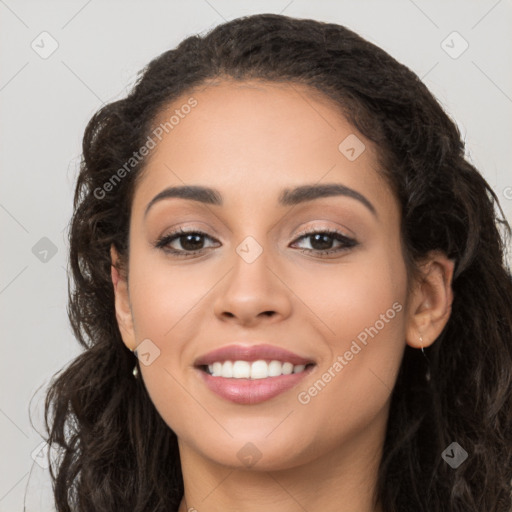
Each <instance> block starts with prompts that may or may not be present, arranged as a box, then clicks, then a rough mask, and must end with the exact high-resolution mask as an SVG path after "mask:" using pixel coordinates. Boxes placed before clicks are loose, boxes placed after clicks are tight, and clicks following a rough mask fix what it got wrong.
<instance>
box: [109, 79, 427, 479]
mask: <svg viewBox="0 0 512 512" xmlns="http://www.w3.org/2000/svg"><path fill="white" fill-rule="evenodd" d="M190 97H193V98H194V100H195V101H196V102H197V103H196V104H195V106H194V107H193V108H190V109H188V108H187V109H182V110H181V112H182V116H179V122H177V123H176V124H174V125H173V128H172V130H168V133H165V131H164V134H163V136H162V137H161V141H159V142H158V144H157V145H156V147H155V148H153V149H152V150H151V155H150V158H149V160H148V164H147V167H146V169H145V171H144V174H143V176H142V179H141V180H140V182H139V183H138V184H137V187H136V190H135V194H134V199H133V205H132V211H131V223H130V234H129V236H130V253H129V262H128V268H129V271H128V279H127V282H128V287H127V289H126V293H125V294H123V292H121V291H120V288H119V287H118V289H117V291H116V308H117V314H118V321H119V322H120V327H121V331H122V334H123V339H124V341H125V343H126V345H127V346H129V347H130V348H131V349H133V348H135V347H136V346H138V345H140V344H141V343H144V344H143V345H140V347H141V349H140V350H139V357H140V358H141V363H143V364H140V368H141V376H142V378H143V379H144V383H145V385H146V387H147V390H148V392H149V394H150V397H151V400H152V401H153V403H154V405H155V407H156V409H157V410H158V412H159V413H160V415H161V416H162V418H163V419H164V421H165V422H166V423H167V425H168V426H169V427H170V428H171V429H172V430H173V431H174V432H175V433H176V434H177V436H178V439H179V443H180V450H182V453H183V452H185V451H187V452H188V453H193V454H194V456H196V457H200V458H202V459H204V460H209V461H210V462H214V463H218V464H223V465H228V466H237V467H239V466H243V465H244V464H246V462H245V459H246V458H247V456H249V457H251V456H252V457H253V459H254V460H256V459H257V460H258V462H257V466H255V467H258V468H261V469H263V470H268V469H279V468H287V467H288V468H289V467H294V466H297V465H299V464H303V463H306V462H308V461H311V460H313V459H315V458H318V457H319V456H321V455H322V454H329V453H334V452H335V453H336V454H337V455H340V454H342V453H343V454H345V455H346V454H348V453H349V452H350V450H352V449H353V448H352V447H354V446H357V445H358V443H359V442H360V440H361V439H363V438H364V440H365V445H366V446H368V445H372V444H373V445H375V446H376V447H377V446H378V445H379V444H380V443H381V442H382V436H383V434H384V430H385V423H386V419H387V414H388V405H389V400H390V395H391V391H392V388H393V385H394V382H395V380H396V376H397V372H398V370H399V367H400V362H401V358H402V355H403V351H404V347H405V343H406V333H407V328H408V322H409V317H408V315H407V314H406V312H407V311H408V306H407V304H408V300H409V298H408V296H407V276H406V267H405V264H404V258H403V254H402V248H401V241H400V211H399V205H398V203H397V200H396V198H395V197H394V196H393V194H392V192H391V190H390V188H389V187H388V186H387V184H386V182H385V181H384V180H383V178H382V177H381V175H380V173H379V165H378V163H377V162H378V159H377V150H376V148H375V147H374V146H373V145H372V143H371V142H370V141H369V140H367V139H365V137H363V136H362V135H361V134H360V133H359V132H357V131H356V129H355V128H354V127H353V126H351V125H350V124H349V122H348V121H347V120H346V119H345V118H344V117H343V116H342V115H341V114H340V113H339V112H338V111H336V109H335V108H334V107H333V105H332V104H331V103H330V102H329V101H328V100H327V99H324V98H322V97H321V96H319V95H318V94H315V93H313V92H312V91H311V90H309V89H307V88H305V87H302V86H299V85H295V84H294V85H293V86H292V85H276V84H263V83H256V82H244V83H228V82H219V83H217V84H215V85H210V86H209V87H207V88H205V89H203V90H198V91H196V92H194V93H193V94H186V95H184V96H183V97H182V98H181V99H180V100H179V101H176V102H174V103H173V105H172V107H171V108H169V110H166V111H165V112H162V113H161V119H159V120H158V122H157V123H156V124H158V123H159V122H160V121H163V122H165V120H168V119H169V118H170V117H171V115H173V113H174V111H175V110H176V109H180V107H181V106H182V105H184V104H187V102H188V101H189V98H190ZM189 104H191V103H190V102H189ZM185 111H186V112H188V113H187V114H184V113H183V112H185ZM347 138H348V139H347ZM363 144H364V146H363ZM185 185H186V186H196V187H208V188H210V189H214V191H215V192H214V193H213V194H202V195H201V196H198V197H196V198H195V199H194V198H192V197H190V196H189V197H178V196H177V194H176V193H172V192H170V190H169V189H170V188H172V187H183V186H185ZM326 185H332V187H331V188H330V189H328V188H325V186H326ZM319 186H323V187H324V188H323V189H318V188H317V189H316V192H315V189H312V191H310V193H309V194H307V193H305V194H301V193H300V190H301V189H300V187H319ZM322 190H323V194H322ZM326 190H327V191H329V190H330V192H329V193H326ZM164 191H166V192H164ZM297 191H298V192H297ZM208 198H209V202H204V201H205V200H206V199H208ZM201 199H202V200H201ZM180 230H183V231H185V232H192V233H193V235H188V236H187V235H186V234H185V235H183V233H179V231H180ZM177 231H178V234H176V232H177ZM315 233H316V234H315ZM425 344H426V343H425ZM234 345H237V346H238V348H237V349H235V351H234V352H232V353H231V352H228V353H218V354H214V355H212V357H211V358H207V357H206V358H205V356H207V355H208V354H209V353H210V352H212V351H215V350H217V349H221V348H225V347H229V348H233V346H234ZM261 345H265V346H267V347H266V349H268V351H265V350H259V349H261ZM142 347H143V348H142ZM247 348H249V349H250V350H249V351H247V350H244V349H247ZM252 349H255V350H253V351H252V352H251V350H252ZM237 350H238V351H237ZM280 350H284V351H288V352H290V353H291V354H288V353H284V352H279V351H280ZM141 353H144V355H143V356H142V357H141ZM227 360H232V361H238V362H237V363H236V364H234V365H233V367H232V370H231V371H234V372H235V374H236V375H240V376H242V377H244V376H245V377H244V378H242V379H237V378H234V377H229V375H230V369H229V368H230V366H229V363H228V364H227V365H226V363H225V361H227ZM255 360H264V361H266V362H267V364H265V363H261V362H260V363H257V364H253V362H254V361H255ZM272 360H277V361H279V362H280V363H290V362H291V363H292V365H290V364H288V365H286V364H280V365H278V364H277V363H271V364H270V365H268V362H270V361H272ZM214 361H217V362H216V364H213V362H214ZM251 361H252V362H251ZM199 363H205V364H206V366H201V367H200V366H198V364H199ZM207 363H210V364H212V367H211V368H210V370H213V372H214V373H215V372H216V373H217V374H219V372H221V371H222V372H224V373H223V374H221V375H224V376H212V375H209V374H207V372H206V371H205V370H206V369H208V365H207ZM219 363H224V364H222V365H221V364H219ZM301 363H302V366H304V364H305V365H306V366H305V368H302V366H301ZM290 366H293V370H291V371H292V372H293V373H291V374H286V373H287V372H289V371H290V369H289V368H290ZM235 367H236V370H235ZM271 368H274V370H275V371H276V373H283V371H284V373H285V375H281V376H277V375H276V376H272V377H270V376H269V377H266V378H263V377H262V376H264V375H266V374H267V373H268V371H269V370H270V371H273V370H271ZM246 371H248V372H251V371H252V372H254V373H253V374H252V375H253V376H254V377H257V376H259V377H262V378H251V379H247V376H249V375H251V374H250V373H249V374H246V373H244V372H246ZM238 372H240V373H238ZM259 372H262V373H259ZM265 372H267V373H265ZM248 443H252V444H248Z"/></svg>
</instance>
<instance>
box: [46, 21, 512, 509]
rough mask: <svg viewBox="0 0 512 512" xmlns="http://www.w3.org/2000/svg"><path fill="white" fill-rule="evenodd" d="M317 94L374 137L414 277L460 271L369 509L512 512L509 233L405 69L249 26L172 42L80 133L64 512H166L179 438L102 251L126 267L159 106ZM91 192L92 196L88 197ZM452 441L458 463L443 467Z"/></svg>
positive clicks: (171, 504) (314, 29) (55, 389)
mask: <svg viewBox="0 0 512 512" xmlns="http://www.w3.org/2000/svg"><path fill="white" fill-rule="evenodd" d="M222 79H229V80H240V81H242V80H249V79H251V80H263V81H267V82H286V83H289V84H291V85H293V84H301V85H307V86H310V87H311V91H315V92H320V93H322V94H323V95H324V96H325V97H328V98H330V99H331V100H332V101H333V105H337V106H339V108H340V109H341V110H340V111H341V112H342V113H343V114H344V115H345V116H346V117H347V119H348V120H349V121H350V122H351V123H352V124H353V125H354V126H355V127H356V128H357V129H358V130H359V131H360V132H361V133H362V134H363V135H364V136H365V137H367V138H368V139H370V140H371V141H373V142H374V143H375V144H376V145H377V147H378V149H379V154H380V159H381V162H380V163H381V166H382V173H383V175H384V177H385V179H386V180H387V182H388V183H389V184H390V186H391V190H392V191H393V193H394V194H395V195H396V198H397V200H398V201H399V204H400V207H401V236H402V240H403V246H404V258H405V260H406V264H407V268H408V271H409V272H410V273H411V275H413V274H415V273H416V270H417V268H418V262H419V261H421V259H422V258H423V257H424V256H425V255H426V254H427V253H428V251H430V250H436V249H437V250H441V251H443V252H444V253H445V254H446V255H447V256H448V257H449V258H452V259H454V260H455V272H454V278H453V290H454V300H453V304H452V312H451V316H450V319H449V321H448V323H447V325H446V327H445V329H444V330H443V332H442V333H441V335H440V336H439V337H438V339H437V340H436V341H435V343H433V344H432V345H431V346H430V347H428V348H427V349H425V355H426V357H424V355H423V354H422V353H421V352H420V351H418V350H415V349H412V348H411V347H409V346H406V348H405V353H404V357H403V360H402V364H401V368H400V371H399V374H398V377H397V381H396V384H395V387H394V389H393V393H392V398H391V407H390V414H389V419H388V425H387V433H386V438H385V442H384V452H383V457H382V460H381V463H380V467H379V473H378V482H377V488H376V491H375V494H374V499H375V501H376V502H377V501H378V502H379V503H380V504H381V505H382V507H383V510H384V511H385V512H393V511H397V512H398V511H404V512H410V511H411V510H414V511H416V512H441V511H450V512H490V511H493V512H494V511H496V512H510V511H512V498H511V488H512V277H511V273H510V268H509V267H508V266H507V263H506V257H505V256H506V254H505V251H506V247H507V241H508V240H509V237H510V225H509V224H508V223H507V221H506V220H505V218H504V215H503V211H502V209H501V207H500V206H499V202H498V199H497V196H496V194H495V193H494V192H493V190H492V189H491V187H490V186H489V184H488V183H487V182H486V181H485V179H484V178H483V177H482V176H481V174H480V173H479V172H478V171H477V170H476V169H475V167H474V166H473V165H472V164H471V163H470V162H469V161H468V159H466V157H465V152H464V143H463V142H462V141H461V136H460V133H459V131H458V129H457V127H456V125H455V124H454V122H453V121H452V120H451V119H450V118H449V116H448V115H447V114H446V113H445V112H444V111H443V109H442V107H441V106H440V105H439V103H438V102H437V101H436V100H435V99H434V97H433V96H432V94H431V93H430V92H429V91H428V89H427V88H426V86H425V85H424V84H423V83H422V82H421V81H420V79H419V78H418V77H417V75H416V74H415V73H413V72H412V71H411V70H409V69H408V68H407V67H406V66H404V65H402V64H400V63H398V62H397V61H396V60H395V59H393V58H392V57H391V56H390V55H388V54H387V53H386V52H385V51H383V50H382V49H380V48H379V47H377V46H375V45H373V44H371V43H370V42H368V41H366V40H365V39H363V38H361V37H360V36H359V35H357V34H356V33H354V32H352V31H351V30H349V29H347V28H345V27H343V26H340V25H337V24H331V23H324V22H320V21H315V20H309V19H296V18H291V17H287V16H282V15H276V14H258V15H252V16H246V17H242V18H238V19H235V20H232V21H230V22H227V23H224V24H222V25H219V26H217V27H215V28H213V29H212V30H211V31H209V32H208V33H206V34H204V35H194V36H191V37H188V38H186V39H185V40H183V41H182V42H181V43H180V44H179V45H178V46H177V47H176V48H175V49H172V50H169V51H166V52H164V53H163V54H161V55H160V56H159V57H157V58H155V59H154V60H152V61H151V62H150V63H149V64H148V65H147V66H146V67H145V68H144V69H143V70H142V72H141V73H140V74H139V76H138V79H137V82H136V84H135V85H134V87H133V89H132V90H131V92H130V93H129V94H128V96H127V97H126V98H124V99H121V100H118V101H114V102H112V103H110V104H106V105H104V106H103V107H102V108H101V109H100V110H99V111H98V112H97V113H96V114H94V116H93V117H92V119H91V120H90V121H89V123H88V125H87V128H86V130H85V134H84V137H83V156H82V161H81V167H80V172H79V176H78V181H77V185H76V190H75V196H74V213H73V217H72V219H71V224H70V231H69V243H70V260H69V268H70V273H71V278H70V282H69V287H68V295H69V297H68V299H69V303H68V315H69V319H70V322H71V325H72V328H73V331H74V334H75V336H76V338H77V340H78V342H79V343H80V344H81V345H82V346H83V348H84V349H85V350H84V351H83V353H81V354H80V355H79V356H78V357H77V358H76V359H74V360H73V361H72V362H71V363H70V364H68V365H67V366H66V367H65V368H63V369H62V370H60V371H59V372H58V373H57V374H56V375H55V376H54V377H53V379H52V381H51V383H50V386H49V388H48V392H47V395H46V402H45V423H46V429H47V431H48V438H47V441H48V444H49V445H50V447H51V448H53V449H56V450H57V452H58V453H59V457H58V460H54V461H53V462H52V466H51V467H50V473H51V478H52V484H53V494H54V497H55V503H56V506H57V510H58V512H69V511H76V512H92V511H94V512H112V511H113V510H116V511H117V510H123V511H124V510H130V511H132V512H149V511H151V512H160V511H162V512H163V511H166V512H168V511H173V510H177V509H178V506H179V503H180V501H181V498H182V496H183V490H184V488H183V478H182V473H181V466H180V457H179V451H178V445H177V437H176V435H175V433H174V432H173V431H172V430H171V429H170V428H169V427H168V426H167V425H166V424H165V422H164V421H163V419H162V418H161V417H160V415H159V414H158V412H157V411H156V409H155V407H154V406H153V404H152V401H151V399H150V397H149V395H148V393H147V390H146V388H145V386H144V382H143V380H142V379H140V378H139V379H134V378H133V376H132V368H133V366H134V364H137V360H136V358H135V357H134V355H133V354H132V353H131V352H130V351H129V350H128V349H127V348H126V346H125V345H124V343H123V341H122V338H121V335H120V332H119V329H118V324H117V321H116V315H115V308H114V289H113V285H112V280H111V258H110V246H111V244H113V245H114V246H115V247H116V249H117V251H118V253H119V254H120V257H121V260H120V267H119V268H120V269H124V270H125V271H126V270H127V267H126V262H127V253H128V248H129V244H128V227H129V221H130V208H131V202H132V198H133V193H134V188H135V185H136V183H137V180H136V179H137V176H139V175H140V172H141V171H142V170H143V169H144V166H145V163H146V160H147V159H146V158H143V159H141V160H140V162H138V163H137V164H136V165H134V166H133V169H131V170H130V172H127V173H126V176H124V177H123V179H122V180H120V181H119V183H116V184H115V186H112V187H109V190H108V191H106V187H104V184H105V183H107V182H108V181H109V180H110V179H111V178H112V176H113V175H114V174H115V173H116V172H117V171H118V169H119V168H121V167H122V166H123V164H125V163H126V162H127V161H129V160H130V158H131V157H132V156H133V153H134V151H136V150H137V149H138V148H140V147H141V146H143V145H144V143H145V142H146V140H147V137H148V135H149V134H150V133H151V130H152V129H153V128H154V124H155V120H156V118H157V116H158V115H159V114H161V113H162V112H163V111H164V109H165V108H166V107H168V106H169V104H170V103H171V102H173V101H174V100H176V99H177V98H179V97H183V95H184V94H187V93H189V92H191V91H193V90H194V89H195V88H199V87H204V86H205V84H208V83H209V81H214V80H222ZM100 192H101V193H100ZM454 441H455V442H457V443H458V444H459V445H460V446H461V447H462V448H463V449H464V450H465V451H466V452H467V453H468V458H467V459H466V460H465V462H463V463H462V464H461V465H460V466H459V467H458V468H457V469H452V468H451V467H450V466H449V465H448V464H447V463H446V462H445V461H444V460H443V459H442V457H441V454H442V452H443V451H444V450H445V449H446V447H447V446H449V445H450V444H451V443H452V442H454Z"/></svg>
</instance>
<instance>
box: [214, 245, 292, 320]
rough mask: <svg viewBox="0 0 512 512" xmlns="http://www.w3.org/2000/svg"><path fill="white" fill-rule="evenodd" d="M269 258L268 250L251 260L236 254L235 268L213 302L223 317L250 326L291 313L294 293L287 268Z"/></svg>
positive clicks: (281, 318)
mask: <svg viewBox="0 0 512 512" xmlns="http://www.w3.org/2000/svg"><path fill="white" fill-rule="evenodd" d="M270 259H271V258H269V257H268V253H267V251H266V250H263V252H262V253H261V254H260V255H259V256H258V257H257V258H256V259H255V260H254V261H252V262H249V261H250V260H246V259H244V258H243V257H241V256H240V255H239V254H237V253H236V254H235V256H234V258H233V268H232V269H231V271H230V272H228V274H227V276H226V277H225V279H224V280H223V285H222V286H220V287H219V288H218V289H217V297H216V299H215V303H214V313H215V315H216V316H217V317H218V318H219V319H220V320H221V321H223V322H226V321H230V322H233V323H238V324H240V325H244V326H246V327H249V326H254V325H256V324H258V323H260V322H270V323H274V322H279V321H282V320H284V319H285V318H287V317H288V316H289V315H290V313H291V309H292V303H291V295H293V293H292V291H291V290H290V288H289V287H288V286H289V284H288V283H287V279H286V275H284V272H283V271H282V270H280V267H279V265H276V264H275V259H273V260H272V261H270Z"/></svg>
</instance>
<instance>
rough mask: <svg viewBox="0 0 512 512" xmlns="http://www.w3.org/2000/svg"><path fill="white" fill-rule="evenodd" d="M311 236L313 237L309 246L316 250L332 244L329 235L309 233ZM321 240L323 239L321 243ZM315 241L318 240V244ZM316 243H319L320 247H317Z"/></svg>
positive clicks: (329, 246)
mask: <svg viewBox="0 0 512 512" xmlns="http://www.w3.org/2000/svg"><path fill="white" fill-rule="evenodd" d="M311 237H312V239H313V240H312V242H311V246H312V247H313V248H314V249H316V250H318V251H322V250H325V249H330V248H331V246H332V237H331V236H330V235H326V234H322V233H316V234H314V235H311ZM326 240H327V241H326ZM322 241H323V243H322ZM317 242H320V243H319V244H318V243H317ZM318 245H320V247H318Z"/></svg>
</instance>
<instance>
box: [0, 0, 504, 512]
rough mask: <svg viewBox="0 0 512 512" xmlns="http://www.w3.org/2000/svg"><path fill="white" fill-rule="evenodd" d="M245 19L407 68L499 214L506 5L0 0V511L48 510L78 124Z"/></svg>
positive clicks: (72, 346)
mask: <svg viewBox="0 0 512 512" xmlns="http://www.w3.org/2000/svg"><path fill="white" fill-rule="evenodd" d="M257 12H275V13H283V14H286V15H289V16H296V17H303V18H314V19H318V20H321V21H331V22H335V23H339V24H343V25H347V26H348V27H349V28H351V29H353V30H355V31H356V32H358V33H360V34H361V35H362V36H363V37H366V38H367V39H369V40H370V41H372V42H374V43H376V44H377V45H379V46H381V47H382V48H383V49H385V50H386V51H388V52H389V53H390V54H391V55H393V56H394V57H395V58H396V59H397V60H399V61H401V62H403V63H404V64H406V65H407V66H409V67H410V68H411V69H412V70H413V71H415V72H416V73H417V74H418V75H419V76H420V77H421V78H422V79H423V80H424V82H425V83H426V85H427V86H428V87H429V88H430V90H431V91H432V92H433V93H434V94H435V96H436V97H437V98H438V100H439V101H440V102H441V104H442V105H443V106H444V107H445V109H446V110H447V111H448V112H449V114H450V115H451V116H452V118H453V119H455V120H456V122H457V123H458V125H459V127H460V128H461V130H462V133H463V134H464V136H465V139H466V143H467V150H468V155H469V157H470V159H471V160H472V162H473V163H474V164H475V165H476V166H477V168H479V169H480V170H481V171H482V173H483V174H484V176H485V177H486V179H487V180H488V181H489V183H490V184H491V186H492V187H493V188H494V190H495V192H496V193H497V195H498V196H499V197H500V200H501V202H502V205H503V208H504V210H505V213H506V216H507V218H508V219H511V218H512V173H511V171H510V162H511V154H512V121H511V120H512V66H511V62H510V61H511V59H510V55H511V49H512V41H511V35H510V34H511V32H510V27H511V26H512V2H511V1H510V0H500V1H496V0H489V1H487V0H486V1H483V0H482V1H467V0H466V1H462V0H461V1H449V2H447V1H440V0H436V1H426V0H414V1H413V0H401V1H398V0H397V1H355V0H352V1H325V0H324V1H315V2H306V1H304V0H303V1H301V0H292V1H290V0H282V1H276V0H274V1H259V2H254V3H249V2H247V1H235V0H208V1H206V0H193V1H189V2H186V3H185V2H176V1H174V2H173V1H166V2H163V1H146V2H142V1H140V2H134V1H126V0H125V1H122V2H121V1H105V0H104V1H102V2H101V1H99V0H89V1H86V0H77V1H61V2H56V1H45V2H42V1H38V2H36V1H33V2H30V1H21V0H17V1H16V0H0V49H1V50H0V51H1V56H0V59H1V60H0V62H1V67H0V108H1V122H0V129H1V136H0V144H1V151H0V172H1V187H0V225H1V230H2V231H1V232H2V238H1V240H2V244H1V246H0V247H1V249H0V250H1V255H0V258H1V262H2V264H1V266H0V319H1V329H2V331H1V332H2V336H1V344H2V345H1V346H2V357H1V358H0V379H1V383H0V434H1V435H0V453H1V457H0V512H13V511H21V510H23V501H24V494H25V491H27V499H26V503H25V505H26V510H27V511H52V510H54V507H53V506H52V505H51V504H50V503H51V497H50V494H49V493H50V484H49V476H48V473H47V470H46V469H45V468H44V467H43V466H44V464H42V462H41V461H43V459H44V458H43V457H37V453H38V451H39V450H40V449H41V447H40V443H41V437H40V435H39V434H38V431H40V432H42V423H41V421H42V410H43V408H42V405H43V394H44V389H45V387H46V385H47V384H48V382H49V379H50V378H51V376H52V375H53V374H54V373H55V372H57V371H58V370H59V369H60V368H61V367H62V366H63V365H65V364H66V363H68V362H69V361H70V360H71V359H72V358H73V357H75V356H76V355H78V354H79V352H80V350H79V346H78V343H77V342H76V341H75V340H74V338H73V337H72V335H71V330H70V328H69V327H68V321H67V317H66V311H65V307H66V301H67V295H66V283H67V277H66V270H65V269H66V264H67V243H66V235H67V223H68V221H69V218H70V215H71V212H72V193H73V187H74V181H75V177H76V173H77V166H78V162H79V158H80V150H81V137H82V135H83V131H84V128H85V125H86V123H87V121H88V119H89V118H90V117H91V116H92V114H93V113H94V112H95V111H96V110H97V109H98V108H99V107H100V106H101V105H102V104H103V103H104V102H110V101H113V100H115V99H118V98H121V97H123V96H124V95H125V94H126V92H127V91H128V89H129V87H130V86H131V85H132V84H133V83H134V79H135V76H136V73H137V71H138V70H140V69H141V68H142V67H143V66H144V65H145V64H146V63H148V62H149V60H151V59H152V58H153V57H155V56H157V55H158V54H160V53H161V52H163V51H165V50H167V49H169V48H172V47H174V46H175V45H177V44H178V43H179V42H180V41H181V40H182V39H183V38H184V37H186V36H188V35H191V34H194V33H198V32H204V31H206V30H208V29H209V28H211V27H213V26H215V25H217V24H219V23H221V22H223V21H224V20H230V19H233V18H236V17H239V16H242V15H245V14H252V13H257ZM454 31H457V32H458V33H459V34H460V35H461V36H462V38H463V39H461V38H460V37H459V36H457V35H453V34H452V33H453V32H454ZM42 32H48V33H49V34H50V35H49V36H48V35H40V34H41V33H42ZM451 34H452V35H451ZM443 41H445V42H444V43H443ZM465 41H466V42H467V44H468V45H469V46H468V48H467V50H466V51H464V52H463V53H461V51H462V50H463V49H464V47H465V46H466V43H465ZM56 44H58V47H57V49H56V50H55V51H54V52H53V53H52V54H51V55H48V53H50V51H51V50H52V45H56ZM459 53H461V54H460V55H459ZM43 57H45V58H43ZM41 239H43V240H41ZM55 251H56V252H55ZM36 392H37V393H36ZM33 395H34V398H33V400H32V401H31V399H32V397H33ZM30 401H31V403H30V404H29V402H30ZM29 405H30V410H31V412H32V418H33V421H34V426H35V429H34V428H33V427H32V426H31V424H30V421H29V416H28V411H29ZM43 450H44V448H43ZM43 462H44V461H43ZM41 464H42V465H41Z"/></svg>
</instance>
